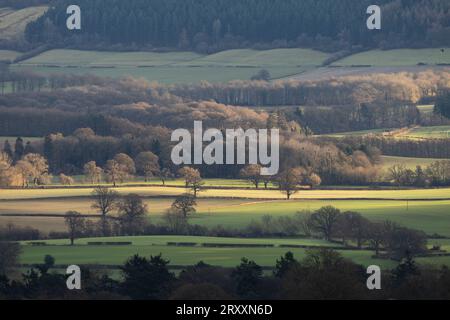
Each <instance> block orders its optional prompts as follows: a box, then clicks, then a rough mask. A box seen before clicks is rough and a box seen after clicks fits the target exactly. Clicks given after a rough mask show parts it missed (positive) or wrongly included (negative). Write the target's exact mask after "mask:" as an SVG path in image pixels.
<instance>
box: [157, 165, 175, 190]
mask: <svg viewBox="0 0 450 320" xmlns="http://www.w3.org/2000/svg"><path fill="white" fill-rule="evenodd" d="M158 176H159V179H160V180H161V182H162V184H163V186H165V185H166V181H167V180H168V179H173V178H174V174H173V173H172V171H170V170H169V169H167V168H164V169H162V170H160V171H159V174H158Z"/></svg>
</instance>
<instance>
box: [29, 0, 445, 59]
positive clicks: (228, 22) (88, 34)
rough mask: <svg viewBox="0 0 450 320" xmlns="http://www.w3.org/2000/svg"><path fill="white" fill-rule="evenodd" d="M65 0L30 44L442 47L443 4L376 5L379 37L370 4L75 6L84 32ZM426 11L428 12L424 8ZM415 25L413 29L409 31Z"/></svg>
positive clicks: (217, 1) (140, 1) (386, 1)
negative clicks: (70, 23)
mask: <svg viewBox="0 0 450 320" xmlns="http://www.w3.org/2000/svg"><path fill="white" fill-rule="evenodd" d="M70 4H71V2H70V1H68V0H57V1H55V4H54V7H52V8H51V9H50V10H49V11H48V12H47V13H46V14H45V15H44V16H42V17H41V18H39V19H38V20H37V21H34V22H31V23H29V24H28V26H27V28H26V39H27V40H28V41H29V42H31V43H35V44H42V43H50V44H52V45H56V46H77V47H89V48H91V49H92V48H93V47H94V48H112V49H116V50H124V49H130V48H134V49H137V48H149V49H150V48H167V47H169V48H179V49H182V50H196V51H199V52H215V51H220V50H224V49H229V48H240V47H242V48H249V47H253V48H274V47H276V48H278V47H313V48H319V49H322V50H326V51H339V50H349V49H352V48H353V47H355V46H359V47H365V48H374V47H376V48H392V47H430V46H445V45H448V44H449V42H448V37H446V34H447V32H448V24H447V19H448V14H449V4H448V2H447V1H445V0H420V1H400V0H382V1H378V3H377V4H378V5H380V6H381V10H382V13H383V29H382V32H377V31H372V32H370V31H368V30H367V26H366V23H365V21H366V19H367V18H368V15H366V10H367V8H368V7H369V6H370V5H371V4H372V3H371V2H370V1H369V0H362V1H356V2H355V1H353V0H342V1H339V3H337V2H336V1H328V0H319V1H312V0H308V1H296V0H275V1H274V0H264V1H261V0H258V1H256V0H245V1H227V0H214V1H207V0H200V1H199V0H195V1H194V0H189V1H186V0H183V1H180V0H169V1H160V0H151V1H148V0H132V1H127V2H123V1H120V0H108V1H105V0H95V1H94V0H80V1H78V3H77V4H78V5H79V6H80V7H81V8H82V14H83V15H82V20H83V27H82V29H81V30H79V31H77V32H75V33H73V32H70V31H68V30H67V28H66V24H65V23H66V18H67V15H66V9H67V7H68V6H69V5H70ZM423 8H426V10H423ZM412 26H413V27H412Z"/></svg>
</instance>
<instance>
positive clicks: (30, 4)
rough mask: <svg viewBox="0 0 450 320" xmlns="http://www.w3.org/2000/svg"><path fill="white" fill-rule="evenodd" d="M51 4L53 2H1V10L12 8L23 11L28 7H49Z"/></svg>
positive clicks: (44, 0)
mask: <svg viewBox="0 0 450 320" xmlns="http://www.w3.org/2000/svg"><path fill="white" fill-rule="evenodd" d="M50 3H51V0H0V8H4V7H10V8H14V9H22V8H26V7H35V6H42V5H49V4H50Z"/></svg>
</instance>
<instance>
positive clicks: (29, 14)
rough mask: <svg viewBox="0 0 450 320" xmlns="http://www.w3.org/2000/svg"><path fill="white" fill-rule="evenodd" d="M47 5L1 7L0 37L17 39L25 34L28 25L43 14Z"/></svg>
mask: <svg viewBox="0 0 450 320" xmlns="http://www.w3.org/2000/svg"><path fill="white" fill-rule="evenodd" d="M46 10H47V7H45V6H41V7H29V8H24V9H21V10H12V9H9V8H0V39H7V40H11V39H17V38H21V37H22V36H23V32H24V31H25V27H26V25H27V24H28V23H29V22H30V21H33V20H36V19H37V18H38V17H40V16H41V15H43V14H44V13H45V11H46Z"/></svg>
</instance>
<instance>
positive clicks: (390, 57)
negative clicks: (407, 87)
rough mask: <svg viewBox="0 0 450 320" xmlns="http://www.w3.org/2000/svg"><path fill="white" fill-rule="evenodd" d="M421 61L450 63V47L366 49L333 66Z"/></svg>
mask: <svg viewBox="0 0 450 320" xmlns="http://www.w3.org/2000/svg"><path fill="white" fill-rule="evenodd" d="M442 50H443V51H442ZM419 63H423V64H428V65H435V64H450V48H435V49H397V50H386V51H383V50H372V51H365V52H362V53H357V54H354V55H351V56H349V57H346V58H344V59H342V60H339V61H336V62H335V63H333V66H347V67H350V66H375V67H403V66H415V65H418V64H419Z"/></svg>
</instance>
